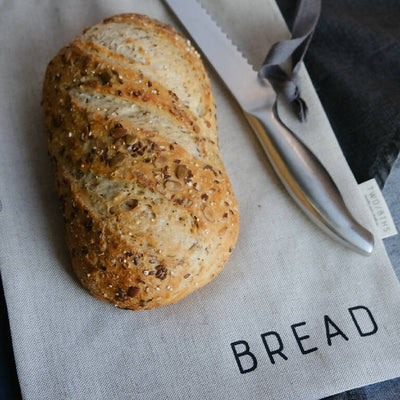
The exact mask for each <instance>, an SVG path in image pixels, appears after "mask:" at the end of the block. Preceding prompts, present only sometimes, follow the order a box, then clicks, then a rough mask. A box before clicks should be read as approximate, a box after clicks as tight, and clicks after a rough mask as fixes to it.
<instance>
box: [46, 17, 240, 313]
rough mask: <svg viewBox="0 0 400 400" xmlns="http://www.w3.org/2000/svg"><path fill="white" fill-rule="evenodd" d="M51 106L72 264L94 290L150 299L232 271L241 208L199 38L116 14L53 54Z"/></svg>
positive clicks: (125, 303) (173, 296) (146, 302)
mask: <svg viewBox="0 0 400 400" xmlns="http://www.w3.org/2000/svg"><path fill="white" fill-rule="evenodd" d="M43 113H44V121H45V130H46V135H47V140H48V149H49V153H50V157H51V160H52V163H53V165H54V167H55V171H56V183H57V188H58V192H59V197H60V203H61V209H62V212H63V215H64V220H65V226H66V239H67V244H68V247H69V250H70V253H71V258H72V265H73V268H74V271H75V273H76V275H77V276H78V278H79V280H80V281H81V283H82V285H83V286H84V287H86V288H87V289H88V290H89V291H90V293H91V294H92V295H94V296H95V297H97V298H99V299H101V300H106V301H109V302H111V303H113V304H115V305H116V306H118V307H121V308H129V309H133V310H142V309H150V308H154V307H160V306H163V305H166V304H170V303H175V302H176V301H178V300H180V299H181V298H183V297H185V296H186V295H188V294H189V293H191V292H193V291H194V290H196V289H197V288H199V287H201V286H203V285H204V284H206V283H207V282H209V281H210V280H211V279H213V278H214V277H215V276H216V275H217V274H218V273H219V272H220V271H221V269H222V268H223V266H224V264H225V262H226V261H227V259H228V258H229V255H230V252H231V251H232V249H233V247H234V245H235V243H236V240H237V236H238V230H239V214H238V207H237V201H236V199H235V197H234V194H233V191H232V188H231V185H230V182H229V179H228V176H227V174H226V171H225V168H224V166H223V163H222V161H221V158H220V154H219V149H218V146H217V127H216V116H215V106H214V99H213V95H212V93H211V88H210V82H209V79H208V76H207V74H206V72H205V69H204V66H203V64H202V62H201V60H200V57H199V54H198V53H197V52H196V50H195V49H194V48H193V47H192V45H191V44H190V42H189V41H187V40H186V39H185V38H183V37H182V36H181V35H180V34H178V33H177V32H176V31H175V30H174V29H173V28H172V27H170V26H169V25H165V24H163V23H160V22H158V21H155V20H152V19H150V18H148V17H146V16H143V15H138V14H122V15H117V16H114V17H111V18H108V19H106V20H104V21H103V22H101V23H99V24H97V25H95V26H93V27H91V28H89V29H87V30H86V31H84V33H83V35H82V36H80V37H78V38H76V39H75V40H74V41H73V42H72V43H70V44H69V45H67V46H65V47H64V48H62V49H61V50H60V52H59V53H58V54H57V55H56V56H55V57H54V59H53V60H52V61H51V62H50V63H49V66H48V68H47V71H46V76H45V81H44V86H43Z"/></svg>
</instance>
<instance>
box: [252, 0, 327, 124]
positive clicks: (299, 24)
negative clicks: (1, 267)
mask: <svg viewBox="0 0 400 400" xmlns="http://www.w3.org/2000/svg"><path fill="white" fill-rule="evenodd" d="M320 12H321V0H299V2H298V5H297V10H296V16H295V19H294V23H293V29H292V38H291V39H289V40H283V41H281V42H278V43H275V44H274V45H273V46H272V48H271V50H270V51H269V52H268V54H267V57H266V58H265V60H264V63H263V65H262V67H261V68H260V71H259V73H260V75H261V76H262V77H264V78H266V79H268V80H269V82H270V83H271V84H272V86H273V87H274V89H275V90H276V91H277V92H279V93H282V94H283V95H284V96H285V98H286V99H287V100H288V101H289V102H290V103H291V104H292V106H293V110H294V112H295V113H296V115H297V117H298V118H299V120H300V121H302V122H303V121H305V120H306V118H307V111H308V108H307V104H306V102H305V101H304V100H303V99H302V98H301V88H300V79H299V75H298V73H299V69H300V65H301V62H302V61H303V58H304V55H305V53H306V51H307V49H308V46H309V44H310V41H311V38H312V36H313V33H314V30H315V27H316V25H317V22H318V18H319V15H320ZM289 59H290V60H291V64H292V65H291V72H290V73H289V74H288V73H287V72H286V71H285V70H284V69H283V68H282V67H281V65H282V64H283V63H284V62H285V61H287V60H289Z"/></svg>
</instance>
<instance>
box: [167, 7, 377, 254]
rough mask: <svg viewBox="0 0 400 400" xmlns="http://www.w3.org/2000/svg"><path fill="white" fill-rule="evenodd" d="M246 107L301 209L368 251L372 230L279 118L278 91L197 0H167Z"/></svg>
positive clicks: (333, 233) (328, 230) (347, 242)
mask: <svg viewBox="0 0 400 400" xmlns="http://www.w3.org/2000/svg"><path fill="white" fill-rule="evenodd" d="M165 1H166V3H167V4H168V5H169V7H170V8H171V9H172V11H173V12H174V14H175V15H176V16H177V17H178V19H179V20H180V21H181V22H182V24H183V25H184V26H185V28H186V30H187V31H188V32H189V34H190V36H191V37H192V39H193V40H194V41H195V42H196V44H197V45H198V47H199V48H200V49H201V50H202V52H203V53H204V54H205V56H206V57H207V59H208V60H209V62H210V63H211V64H212V66H213V67H214V69H215V70H216V72H217V73H218V75H219V76H220V77H221V79H222V80H223V81H224V83H225V85H226V86H227V87H228V89H229V90H230V92H231V93H232V95H233V96H234V97H235V99H236V100H237V102H238V103H239V105H240V106H241V108H242V109H243V111H244V114H245V116H246V117H247V119H248V121H249V123H250V125H251V126H252V128H253V130H254V132H255V133H256V135H257V137H258V139H259V140H260V142H261V144H262V146H263V149H264V151H265V153H266V154H267V156H268V159H269V161H270V162H271V164H272V166H273V168H274V170H275V171H276V173H277V175H278V176H279V178H280V179H281V181H282V183H283V184H284V186H285V187H286V189H287V190H288V192H289V193H290V195H291V196H292V197H293V199H294V200H295V201H296V202H297V204H298V205H299V206H300V207H301V208H302V210H303V211H304V212H305V213H306V214H307V215H308V216H309V217H310V218H311V219H312V220H313V222H315V223H316V224H317V225H318V226H319V227H321V228H322V229H323V230H324V231H325V232H326V233H328V234H329V235H330V236H331V237H333V238H334V239H336V240H338V241H340V242H341V243H343V244H344V245H346V246H347V247H349V248H351V249H352V250H355V251H357V252H359V253H361V254H364V255H369V254H371V253H372V250H373V247H374V237H373V235H372V234H371V233H370V232H369V231H368V230H367V229H365V228H364V227H363V226H361V225H360V224H359V223H358V222H357V221H356V220H355V218H354V217H353V216H352V214H351V213H350V211H349V210H348V208H347V207H346V205H345V203H344V201H343V198H342V196H341V194H340V192H339V190H338V188H337V186H336V185H335V183H334V181H333V179H332V178H331V176H330V175H329V173H328V172H327V171H326V169H325V168H324V166H323V165H322V164H321V162H320V161H319V160H318V159H317V158H316V156H315V155H314V154H313V153H312V152H311V151H310V149H308V147H306V146H305V144H304V143H303V142H302V141H301V140H300V139H299V138H298V137H297V136H296V135H295V134H294V133H293V132H292V131H290V129H289V128H288V127H287V126H285V125H284V124H283V122H282V121H281V120H280V118H279V115H278V112H277V106H276V94H275V92H274V90H273V89H272V87H271V86H270V85H269V84H268V83H266V81H265V79H261V78H259V76H258V74H257V72H255V70H254V69H253V68H252V66H251V65H250V64H249V63H248V62H247V60H246V59H245V58H244V57H243V56H242V54H241V53H240V52H239V51H238V49H237V48H236V47H235V46H234V45H233V44H232V42H231V41H230V40H229V39H228V38H227V36H226V35H225V34H224V33H223V32H222V31H221V29H220V28H219V27H218V26H217V24H216V23H215V22H214V21H213V20H212V19H211V17H210V16H209V15H208V13H207V12H206V10H205V9H204V8H203V7H202V6H201V5H200V4H199V3H198V2H197V1H196V0H165Z"/></svg>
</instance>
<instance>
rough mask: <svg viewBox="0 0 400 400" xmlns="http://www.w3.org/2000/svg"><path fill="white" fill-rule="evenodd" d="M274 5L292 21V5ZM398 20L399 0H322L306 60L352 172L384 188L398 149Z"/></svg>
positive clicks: (282, 1) (284, 0)
mask: <svg viewBox="0 0 400 400" xmlns="http://www.w3.org/2000/svg"><path fill="white" fill-rule="evenodd" d="M277 3H278V5H279V6H280V8H281V11H282V13H283V14H284V16H285V18H286V20H287V22H288V24H289V26H291V25H292V20H293V15H294V11H295V3H296V2H295V1H294V0H278V1H277ZM399 20H400V2H399V1H398V0H376V1H366V0H323V1H322V11H321V16H320V20H319V23H318V25H317V28H316V30H315V33H314V37H313V40H312V42H311V45H310V47H309V49H308V52H307V54H306V57H305V64H306V66H307V69H308V72H309V73H310V76H311V79H312V81H313V83H314V86H315V88H316V90H317V92H318V95H319V97H320V99H321V102H322V104H323V106H324V108H325V111H326V113H327V115H328V118H329V120H330V123H331V125H332V127H333V130H334V132H335V134H336V136H337V138H338V140H339V143H340V145H341V147H342V150H343V152H344V155H345V157H346V159H347V161H348V163H349V165H350V167H351V169H352V171H353V173H354V176H355V177H356V179H357V181H358V182H363V181H365V180H367V179H370V178H375V179H376V180H377V182H378V184H379V185H380V186H381V187H383V185H384V183H385V181H386V179H387V177H388V175H389V172H390V170H391V168H392V166H393V164H394V162H395V160H396V159H397V157H398V154H399V150H400V113H399V104H400V62H399V60H400V28H399ZM310 112H312V110H310Z"/></svg>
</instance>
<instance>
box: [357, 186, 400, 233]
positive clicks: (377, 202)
mask: <svg viewBox="0 0 400 400" xmlns="http://www.w3.org/2000/svg"><path fill="white" fill-rule="evenodd" d="M358 186H359V188H360V190H361V193H362V195H363V196H364V198H365V200H366V201H367V204H368V207H369V209H370V210H371V213H372V216H373V218H374V220H375V224H376V226H377V227H378V233H379V235H380V237H381V239H385V238H387V237H390V236H394V235H397V233H398V232H397V229H396V226H395V224H394V222H393V219H392V215H391V214H390V211H389V208H388V206H387V204H386V201H385V199H384V197H383V194H382V192H381V190H380V189H379V186H378V184H377V183H376V180H375V179H374V178H372V179H370V180H369V181H365V182H363V183H361V184H360V185H358Z"/></svg>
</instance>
